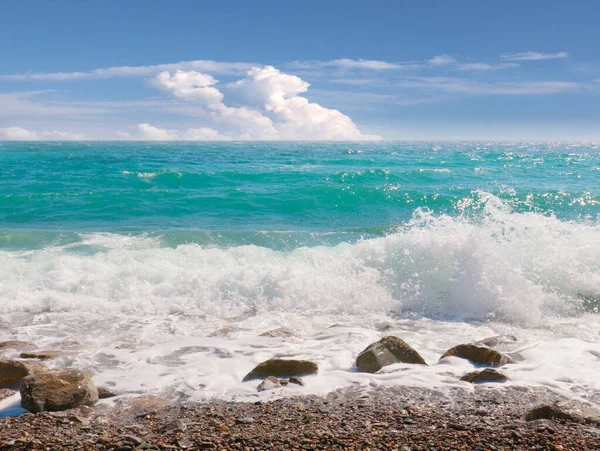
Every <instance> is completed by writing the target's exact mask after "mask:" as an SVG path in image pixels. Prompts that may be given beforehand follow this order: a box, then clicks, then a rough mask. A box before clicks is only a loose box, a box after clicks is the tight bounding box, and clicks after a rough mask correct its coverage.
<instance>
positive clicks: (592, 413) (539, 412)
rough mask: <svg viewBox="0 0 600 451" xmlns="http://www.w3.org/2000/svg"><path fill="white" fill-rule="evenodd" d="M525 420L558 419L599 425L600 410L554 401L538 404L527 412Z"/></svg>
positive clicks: (569, 402)
mask: <svg viewBox="0 0 600 451" xmlns="http://www.w3.org/2000/svg"><path fill="white" fill-rule="evenodd" d="M525 419H526V420H527V421H534V420H542V419H545V420H554V419H560V420H568V421H574V422H577V423H594V424H600V410H599V409H596V408H594V407H591V406H587V405H585V404H581V403H576V402H573V401H556V402H554V403H550V404H538V405H537V406H535V407H534V408H533V409H531V410H530V411H529V412H527V415H525Z"/></svg>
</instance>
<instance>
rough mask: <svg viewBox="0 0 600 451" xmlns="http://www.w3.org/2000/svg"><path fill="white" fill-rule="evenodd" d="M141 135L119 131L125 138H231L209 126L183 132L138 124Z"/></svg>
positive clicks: (149, 139) (147, 139)
mask: <svg viewBox="0 0 600 451" xmlns="http://www.w3.org/2000/svg"><path fill="white" fill-rule="evenodd" d="M137 129H138V133H139V135H138V136H137V137H136V136H132V135H131V134H129V133H126V132H118V134H119V136H120V137H122V138H123V139H128V140H129V139H142V140H146V141H228V140H230V139H231V138H229V137H227V136H223V135H221V134H220V133H219V132H218V131H217V130H214V129H212V128H209V127H199V128H190V129H188V130H186V131H184V132H182V133H179V132H178V131H176V130H167V129H164V128H160V127H156V126H154V125H151V124H146V123H143V124H138V125H137Z"/></svg>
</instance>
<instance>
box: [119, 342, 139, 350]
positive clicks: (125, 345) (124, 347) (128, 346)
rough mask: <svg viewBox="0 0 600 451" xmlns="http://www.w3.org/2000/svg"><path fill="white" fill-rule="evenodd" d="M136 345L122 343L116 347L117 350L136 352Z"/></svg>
mask: <svg viewBox="0 0 600 451" xmlns="http://www.w3.org/2000/svg"><path fill="white" fill-rule="evenodd" d="M135 348H136V346H135V343H121V344H120V345H118V346H117V347H116V349H132V350H135Z"/></svg>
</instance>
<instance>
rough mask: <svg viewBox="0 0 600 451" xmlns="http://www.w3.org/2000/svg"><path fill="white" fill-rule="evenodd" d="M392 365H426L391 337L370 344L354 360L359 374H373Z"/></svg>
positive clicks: (410, 349)
mask: <svg viewBox="0 0 600 451" xmlns="http://www.w3.org/2000/svg"><path fill="white" fill-rule="evenodd" d="M394 363H415V364H419V365H427V363H425V360H424V359H423V357H421V355H420V354H419V353H418V352H417V351H415V350H414V349H413V348H412V347H411V346H410V345H409V344H407V343H406V342H405V341H404V340H402V339H401V338H398V337H394V336H391V335H390V336H387V337H383V338H382V339H381V340H379V341H377V342H375V343H372V344H370V345H369V346H367V347H366V348H365V349H364V350H363V351H362V352H361V353H360V354H359V355H358V357H357V358H356V368H357V369H358V371H360V372H361V373H375V372H377V371H379V370H380V369H381V368H383V367H384V366H387V365H392V364H394Z"/></svg>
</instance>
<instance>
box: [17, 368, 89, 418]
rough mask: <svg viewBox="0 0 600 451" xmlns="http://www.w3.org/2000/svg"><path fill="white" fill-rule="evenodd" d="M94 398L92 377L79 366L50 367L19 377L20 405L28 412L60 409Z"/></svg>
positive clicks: (85, 403)
mask: <svg viewBox="0 0 600 451" xmlns="http://www.w3.org/2000/svg"><path fill="white" fill-rule="evenodd" d="M96 401H98V389H97V388H96V386H95V385H94V382H92V378H91V377H90V376H89V375H88V374H86V373H84V372H82V371H79V370H74V369H63V370H50V371H46V372H43V373H37V374H31V375H29V376H27V377H25V378H23V379H22V380H21V406H23V407H24V408H25V409H27V410H29V411H30V412H34V413H37V412H43V411H61V410H67V409H72V408H74V407H78V406H81V405H87V406H91V405H93V404H94V403H95V402H96Z"/></svg>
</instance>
